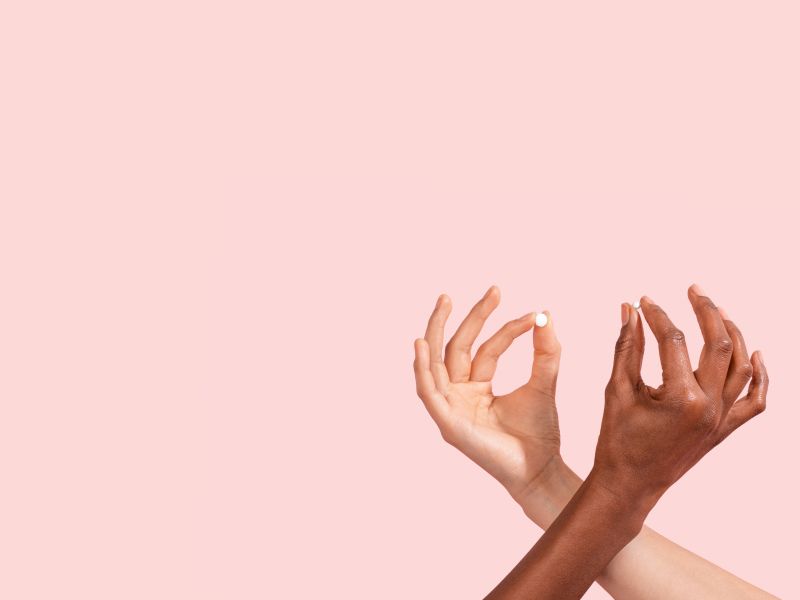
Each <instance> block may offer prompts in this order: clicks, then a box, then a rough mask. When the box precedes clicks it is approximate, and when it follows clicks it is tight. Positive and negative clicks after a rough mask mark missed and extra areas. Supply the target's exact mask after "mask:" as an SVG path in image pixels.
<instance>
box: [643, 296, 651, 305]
mask: <svg viewBox="0 0 800 600" xmlns="http://www.w3.org/2000/svg"><path fill="white" fill-rule="evenodd" d="M645 302H649V303H650V304H654V302H653V299H652V298H651V297H650V296H642V300H641V304H644V303H645Z"/></svg>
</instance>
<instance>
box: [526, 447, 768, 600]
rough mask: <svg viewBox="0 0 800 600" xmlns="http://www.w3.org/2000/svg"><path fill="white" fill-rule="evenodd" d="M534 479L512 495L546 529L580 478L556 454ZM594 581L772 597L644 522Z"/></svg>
mask: <svg viewBox="0 0 800 600" xmlns="http://www.w3.org/2000/svg"><path fill="white" fill-rule="evenodd" d="M537 483H538V485H537V486H536V487H535V488H534V489H532V490H530V491H526V492H525V494H524V495H523V496H520V497H517V498H515V499H516V500H517V502H519V504H520V506H522V509H523V510H524V511H525V514H526V515H527V516H528V518H530V519H531V520H532V521H533V522H534V523H536V524H537V525H539V526H540V527H541V528H542V529H547V528H549V527H550V525H551V524H552V523H553V521H555V519H556V518H557V517H558V515H559V514H560V513H561V511H562V510H563V508H564V507H565V506H566V505H567V503H568V502H569V501H570V499H571V498H572V496H573V495H574V494H575V492H576V491H577V490H578V489H579V488H580V486H581V484H582V483H583V480H582V479H581V478H580V477H578V475H576V474H575V473H574V472H573V471H572V470H571V469H570V468H569V467H568V466H567V465H566V464H564V462H563V461H562V460H561V459H558V460H555V461H553V462H552V464H551V465H550V466H549V468H548V469H547V470H546V471H545V472H544V473H543V474H542V477H541V478H540V479H539V481H538V482H537ZM597 582H598V583H599V584H600V585H601V586H602V587H603V588H604V589H605V590H606V591H607V592H608V593H609V594H611V596H613V597H614V598H615V599H616V600H645V599H648V600H683V599H685V598H697V599H699V600H731V599H739V598H742V599H748V600H749V599H753V600H763V599H767V598H775V596H773V595H772V594H768V593H767V592H765V591H763V590H761V589H759V588H757V587H755V586H753V585H751V584H749V583H747V582H746V581H743V580H741V579H739V578H738V577H736V576H735V575H733V574H732V573H729V572H728V571H726V570H724V569H721V568H720V567H718V566H716V565H714V564H712V563H710V562H708V561H707V560H705V559H704V558H702V557H700V556H697V555H696V554H693V553H692V552H689V551H688V550H686V549H685V548H683V547H681V546H679V545H678V544H676V543H674V542H671V541H670V540H668V539H667V538H665V537H664V536H662V535H660V534H658V533H657V532H655V531H653V530H652V529H650V528H648V527H646V526H645V527H644V528H642V530H641V532H640V533H639V535H637V536H636V538H634V539H633V540H632V541H631V542H630V543H629V544H627V546H625V547H624V548H623V549H622V550H621V551H620V552H619V553H618V554H617V555H616V556H615V557H614V559H613V560H612V561H611V562H610V563H609V564H608V566H607V567H606V568H605V569H604V570H603V571H602V573H601V574H600V576H599V577H598V578H597Z"/></svg>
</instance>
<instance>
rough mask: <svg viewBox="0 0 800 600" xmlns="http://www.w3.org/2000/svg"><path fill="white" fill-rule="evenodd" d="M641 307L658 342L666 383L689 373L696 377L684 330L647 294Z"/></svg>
mask: <svg viewBox="0 0 800 600" xmlns="http://www.w3.org/2000/svg"><path fill="white" fill-rule="evenodd" d="M641 307H642V313H643V314H644V318H645V320H646V321H647V324H648V326H649V327H650V330H651V331H652V332H653V335H655V337H656V341H657V342H658V355H659V356H660V358H661V370H662V371H663V372H664V383H667V381H668V380H680V379H683V378H685V377H686V376H687V375H688V376H691V377H694V375H693V374H692V363H691V361H690V360H689V352H688V350H686V338H685V337H684V335H683V332H682V331H681V330H680V329H678V328H677V327H675V325H674V324H673V323H672V321H671V320H670V318H669V317H668V316H667V313H665V312H664V310H663V309H662V308H661V307H660V306H658V305H657V304H656V303H655V302H653V301H652V300H651V299H650V298H648V297H647V296H643V297H642V300H641Z"/></svg>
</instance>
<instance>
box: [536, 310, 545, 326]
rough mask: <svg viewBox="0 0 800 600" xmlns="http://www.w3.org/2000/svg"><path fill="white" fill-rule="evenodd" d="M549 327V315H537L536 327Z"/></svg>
mask: <svg viewBox="0 0 800 600" xmlns="http://www.w3.org/2000/svg"><path fill="white" fill-rule="evenodd" d="M545 325H547V315H546V314H544V313H537V314H536V326H537V327H544V326H545Z"/></svg>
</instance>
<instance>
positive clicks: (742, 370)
mask: <svg viewBox="0 0 800 600" xmlns="http://www.w3.org/2000/svg"><path fill="white" fill-rule="evenodd" d="M736 373H737V374H738V375H739V377H741V378H742V379H750V378H751V377H752V376H753V365H751V364H750V363H749V362H743V363H741V364H740V365H737V367H736Z"/></svg>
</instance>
